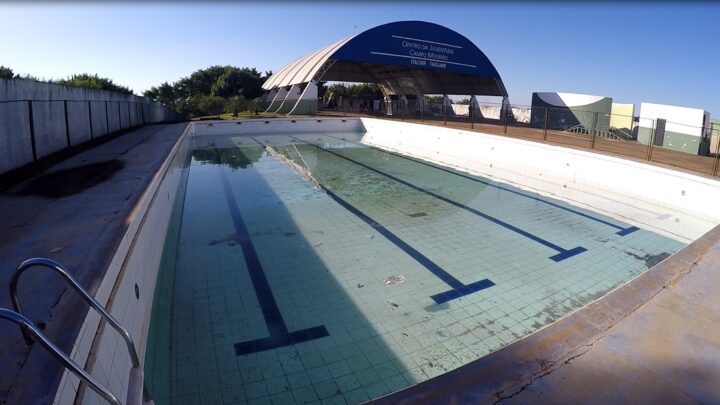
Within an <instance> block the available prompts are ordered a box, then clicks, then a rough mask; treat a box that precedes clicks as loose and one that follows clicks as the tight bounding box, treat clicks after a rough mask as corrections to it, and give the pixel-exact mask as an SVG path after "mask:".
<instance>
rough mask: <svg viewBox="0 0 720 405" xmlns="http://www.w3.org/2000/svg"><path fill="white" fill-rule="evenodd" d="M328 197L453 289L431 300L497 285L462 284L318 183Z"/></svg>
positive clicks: (438, 302)
mask: <svg viewBox="0 0 720 405" xmlns="http://www.w3.org/2000/svg"><path fill="white" fill-rule="evenodd" d="M252 139H253V140H254V141H255V142H257V143H259V144H261V145H263V146H266V145H265V144H263V143H261V142H260V141H258V140H257V139H255V138H252ZM317 184H318V185H319V186H320V187H321V188H322V189H323V191H325V193H327V195H328V196H329V197H330V198H332V199H333V201H335V202H336V203H338V204H339V205H340V206H341V207H343V208H345V209H346V210H348V211H350V213H352V214H353V215H355V216H356V217H358V218H360V219H361V220H362V221H363V222H365V223H366V224H368V225H370V227H372V228H373V229H375V230H376V231H377V232H378V233H379V234H380V235H382V236H384V237H385V239H387V240H389V241H390V242H391V243H392V244H393V245H395V246H397V247H398V248H400V249H401V250H402V251H403V252H405V253H406V254H408V255H409V256H410V257H412V258H413V259H415V261H417V262H418V263H420V264H421V265H422V266H423V267H425V268H426V269H428V270H429V271H430V272H431V273H432V274H434V275H435V276H436V277H437V278H439V279H440V280H442V281H443V282H444V283H445V284H447V285H449V286H450V287H451V288H452V289H451V290H449V291H446V292H444V293H440V294H435V295H433V296H431V297H430V298H432V299H433V301H435V303H437V304H442V303H444V302H448V301H450V300H454V299H456V298H460V297H464V296H466V295H469V294H472V293H475V292H478V291H480V290H484V289H486V288H489V287H492V286H494V285H495V283H493V282H492V281H490V280H488V279H482V280H480V281H476V282H474V283H472V284H468V285H465V284H463V283H462V281H460V280H458V279H456V278H455V277H453V276H452V275H451V274H450V273H448V272H447V271H445V269H443V268H442V267H440V266H438V265H437V263H435V262H433V261H432V260H430V258H428V257H427V256H425V255H423V254H422V253H420V252H419V251H418V250H417V249H415V248H413V247H412V246H410V245H408V244H407V242H405V241H404V240H402V239H401V238H400V237H399V236H397V235H395V234H394V233H392V232H391V231H390V230H389V229H387V228H385V227H384V226H382V225H381V224H380V223H378V222H376V221H375V220H374V219H372V218H370V217H369V216H367V215H365V213H364V212H362V211H360V210H359V209H357V208H356V207H355V206H353V205H352V204H350V203H349V202H347V201H345V200H344V199H342V197H340V196H338V195H337V194H335V193H333V192H332V190H330V189H328V188H327V187H325V186H324V185H322V183H320V182H319V181H318V183H317Z"/></svg>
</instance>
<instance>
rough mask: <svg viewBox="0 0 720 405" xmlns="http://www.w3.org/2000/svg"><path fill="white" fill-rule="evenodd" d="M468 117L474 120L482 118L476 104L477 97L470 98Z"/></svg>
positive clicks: (478, 105) (478, 106)
mask: <svg viewBox="0 0 720 405" xmlns="http://www.w3.org/2000/svg"><path fill="white" fill-rule="evenodd" d="M470 116H471V117H475V118H478V117H482V113H481V112H480V104H478V101H477V97H475V96H471V97H470Z"/></svg>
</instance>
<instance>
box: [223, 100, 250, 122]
mask: <svg viewBox="0 0 720 405" xmlns="http://www.w3.org/2000/svg"><path fill="white" fill-rule="evenodd" d="M245 107H246V102H245V97H243V96H235V97H230V98H229V99H228V100H227V102H226V103H225V112H229V113H232V116H233V117H237V116H238V113H240V111H243V110H245Z"/></svg>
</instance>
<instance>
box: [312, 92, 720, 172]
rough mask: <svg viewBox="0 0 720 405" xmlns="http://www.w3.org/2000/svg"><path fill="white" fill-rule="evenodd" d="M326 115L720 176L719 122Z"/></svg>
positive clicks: (447, 112)
mask: <svg viewBox="0 0 720 405" xmlns="http://www.w3.org/2000/svg"><path fill="white" fill-rule="evenodd" d="M318 113H319V114H321V115H341V116H373V117H378V118H384V119H392V120H400V121H408V122H417V123H425V124H430V125H443V126H451V127H456V128H462V129H470V130H476V131H482V132H486V133H490V134H495V135H507V136H512V137H517V138H525V139H532V140H537V141H543V142H549V143H553V144H562V145H565V146H570V147H576V148H582V149H592V150H598V151H602V152H605V153H608V154H613V155H618V156H623V157H630V158H634V159H640V160H645V161H650V162H654V163H660V164H664V165H670V166H674V167H678V168H682V169H686V170H690V171H694V172H698V173H703V174H708V175H712V176H718V171H719V166H720V141H719V140H720V128H719V127H717V126H715V127H712V126H708V127H701V126H691V125H685V124H680V123H674V122H670V121H666V120H661V119H648V118H640V117H634V116H627V115H620V114H605V113H601V112H596V111H577V110H572V109H568V108H551V107H532V106H523V105H511V106H509V108H508V107H506V108H503V106H502V105H501V104H492V103H481V104H479V105H477V106H476V107H475V108H470V105H467V104H463V105H459V104H445V103H442V102H436V101H432V102H422V101H419V100H412V101H410V102H408V103H407V105H406V104H405V103H402V102H400V101H399V100H393V101H391V102H388V103H385V102H380V103H377V102H372V103H368V102H363V103H358V102H354V103H352V104H351V103H344V104H343V105H340V106H336V107H335V108H330V109H328V108H320V110H319V111H318Z"/></svg>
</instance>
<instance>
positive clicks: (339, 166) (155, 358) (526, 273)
mask: <svg viewBox="0 0 720 405" xmlns="http://www.w3.org/2000/svg"><path fill="white" fill-rule="evenodd" d="M362 138H363V135H362V134H357V133H315V134H313V133H309V134H291V133H288V134H272V135H252V136H250V135H242V136H234V135H225V136H196V137H193V138H192V139H191V140H192V152H191V156H189V157H188V163H187V164H188V168H189V170H187V173H186V175H187V179H186V180H185V181H184V183H183V184H182V185H181V192H179V193H178V197H177V198H178V202H179V203H178V204H176V205H175V207H176V208H175V212H174V214H173V220H172V221H171V224H170V229H169V232H168V238H167V240H166V244H165V252H164V255H163V263H162V268H161V271H160V275H159V278H158V285H157V288H156V296H155V305H154V307H153V321H152V325H151V332H150V336H149V338H148V350H147V353H148V354H147V356H146V374H147V375H146V379H147V381H148V385H149V387H150V390H151V392H152V393H153V397H154V399H155V401H156V402H157V403H170V402H171V403H199V402H208V403H245V402H249V403H253V402H262V403H269V402H272V403H275V402H285V403H306V402H333V403H359V402H363V401H367V400H369V399H373V398H377V397H380V396H382V395H385V394H388V393H390V392H393V391H397V390H400V389H402V388H405V387H408V386H410V385H413V384H415V383H418V382H421V381H424V380H427V379H429V378H432V377H434V376H437V375H439V374H442V373H445V372H447V371H450V370H453V369H455V368H457V367H459V366H461V365H463V364H466V363H468V362H471V361H473V360H475V359H477V358H479V357H482V356H484V355H486V354H488V353H490V352H491V351H494V350H497V349H499V348H501V347H503V346H505V345H507V344H510V343H512V342H513V341H515V340H517V339H520V338H522V337H523V336H526V335H528V334H530V333H532V332H534V331H536V330H538V329H540V328H543V327H544V326H547V325H549V324H551V323H552V322H554V321H555V320H557V319H559V318H560V317H563V316H565V315H567V314H569V313H571V312H573V311H575V310H577V309H579V308H581V307H582V306H584V305H586V304H588V303H589V302H591V301H593V300H595V299H597V298H599V297H601V296H603V295H604V294H606V293H608V292H609V291H611V290H612V289H614V288H616V287H617V286H619V285H621V284H623V283H626V282H627V281H629V280H631V279H632V278H634V277H636V276H637V275H639V274H641V273H642V272H644V271H645V270H647V269H648V268H649V267H651V266H652V265H654V264H656V263H658V262H659V261H661V260H662V259H664V258H666V257H668V256H669V255H670V254H672V253H674V252H676V251H677V250H679V249H681V248H682V247H683V246H684V245H685V243H684V242H682V241H678V240H675V239H671V238H669V237H666V236H663V235H659V234H657V233H653V232H650V231H648V230H646V229H642V228H638V227H636V226H633V225H631V224H628V223H624V222H621V221H618V220H617V219H615V218H611V217H608V216H606V215H602V214H600V213H598V212H593V211H590V210H587V209H583V208H580V207H578V206H573V205H571V204H568V203H566V202H563V201H560V200H556V199H552V198H549V197H546V196H542V195H539V194H535V193H532V192H530V191H527V190H524V189H521V188H518V187H515V186H512V185H509V184H503V183H499V182H497V181H493V180H490V179H487V178H483V177H478V176H473V175H469V174H467V173H464V172H460V171H456V170H454V169H451V168H448V167H443V166H438V165H435V164H432V163H429V162H427V161H423V160H420V159H417V158H411V157H408V156H403V155H401V154H398V153H394V152H389V151H385V150H382V149H379V148H376V147H369V146H367V145H364V144H362V143H361V140H362ZM170 347H171V348H172V350H170Z"/></svg>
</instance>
